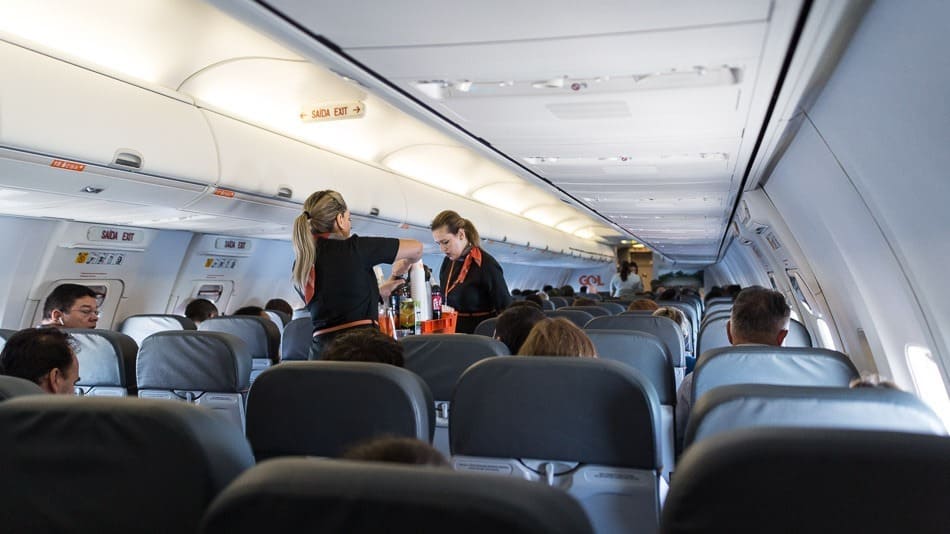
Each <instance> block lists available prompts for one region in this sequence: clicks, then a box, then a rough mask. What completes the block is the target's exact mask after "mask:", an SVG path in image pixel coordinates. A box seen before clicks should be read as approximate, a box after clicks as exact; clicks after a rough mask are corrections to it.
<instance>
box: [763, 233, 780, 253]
mask: <svg viewBox="0 0 950 534" xmlns="http://www.w3.org/2000/svg"><path fill="white" fill-rule="evenodd" d="M765 240H766V241H768V242H769V246H771V247H772V250H778V249H780V248H782V242H781V241H779V240H778V238H777V237H775V234H774V233H772V232H769V234H768V235H766V236H765Z"/></svg>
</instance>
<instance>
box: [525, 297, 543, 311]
mask: <svg viewBox="0 0 950 534" xmlns="http://www.w3.org/2000/svg"><path fill="white" fill-rule="evenodd" d="M545 300H548V299H546V298H544V297H542V296H541V293H531V294H530V295H528V296H526V297H525V298H524V301H525V302H533V303H534V304H537V305H538V307H539V308H541V309H544V301H545Z"/></svg>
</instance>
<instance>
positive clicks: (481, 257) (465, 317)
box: [429, 211, 511, 334]
mask: <svg viewBox="0 0 950 534" xmlns="http://www.w3.org/2000/svg"><path fill="white" fill-rule="evenodd" d="M429 228H430V229H431V230H432V238H433V239H435V242H436V243H438V244H439V248H440V249H441V250H442V253H443V254H445V259H444V260H442V268H441V269H440V270H439V281H440V282H441V284H442V295H443V299H445V302H446V303H447V304H448V305H449V306H451V307H453V308H455V310H456V311H457V312H458V314H459V317H458V322H457V323H456V326H455V331H456V332H459V333H463V334H471V333H472V332H474V331H475V327H476V326H478V323H480V322H482V321H484V320H485V319H488V318H490V317H495V316H496V315H498V314H499V313H501V311H502V310H504V309H505V308H506V307H507V306H508V304H510V303H511V294H510V293H509V292H508V284H506V283H505V275H504V272H503V271H502V269H501V265H498V262H497V261H496V260H495V258H493V257H492V256H491V255H490V254H489V253H487V252H485V251H484V250H482V248H481V246H480V242H479V239H478V230H476V229H475V225H474V224H472V222H471V221H469V220H468V219H463V218H462V217H461V216H460V215H459V214H458V213H455V212H454V211H443V212H442V213H440V214H438V215H436V216H435V219H433V220H432V225H431V226H430V227H429Z"/></svg>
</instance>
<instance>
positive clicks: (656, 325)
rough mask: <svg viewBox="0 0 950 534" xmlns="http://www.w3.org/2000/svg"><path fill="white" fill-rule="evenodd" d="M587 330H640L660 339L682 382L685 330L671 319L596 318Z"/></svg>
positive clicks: (634, 317)
mask: <svg viewBox="0 0 950 534" xmlns="http://www.w3.org/2000/svg"><path fill="white" fill-rule="evenodd" d="M584 328H585V329H586V330H638V331H640V332H646V333H648V334H653V335H655V336H656V337H658V338H660V341H662V342H663V344H664V345H666V348H667V350H668V351H669V352H670V356H672V358H673V360H672V364H673V367H674V373H675V374H676V375H677V380H682V375H683V370H684V369H685V368H686V356H685V350H684V346H683V329H682V328H680V325H678V324H676V321H674V320H673V319H670V318H669V317H654V316H652V315H636V314H630V315H615V316H612V317H595V318H594V319H593V320H592V321H591V322H589V323H587V326H585V327H584Z"/></svg>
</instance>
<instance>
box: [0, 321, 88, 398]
mask: <svg viewBox="0 0 950 534" xmlns="http://www.w3.org/2000/svg"><path fill="white" fill-rule="evenodd" d="M0 374H2V375H7V376H15V377H17V378H23V379H25V380H29V381H31V382H35V383H36V384H37V385H38V386H40V388H42V389H43V391H46V392H47V393H57V394H62V395H73V394H74V392H75V389H74V388H75V386H76V382H78V381H79V360H77V359H76V352H75V349H74V345H73V338H72V336H70V335H69V334H67V333H66V332H63V331H60V330H57V329H55V328H28V329H26V330H20V331H19V332H17V333H16V334H13V335H12V336H10V339H8V340H7V344H6V345H5V346H4V347H3V352H0Z"/></svg>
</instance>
